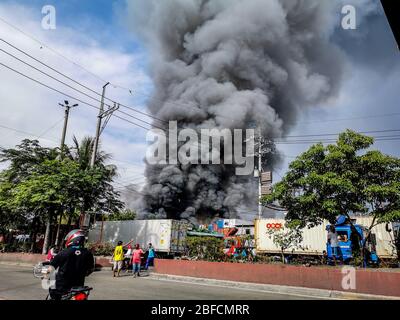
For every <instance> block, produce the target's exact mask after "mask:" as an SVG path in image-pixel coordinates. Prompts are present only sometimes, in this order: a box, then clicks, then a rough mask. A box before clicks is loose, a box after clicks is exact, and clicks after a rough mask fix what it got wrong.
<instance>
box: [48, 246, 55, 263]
mask: <svg viewBox="0 0 400 320" xmlns="http://www.w3.org/2000/svg"><path fill="white" fill-rule="evenodd" d="M56 255H57V249H56V247H55V246H52V247H50V249H49V251H48V252H47V257H46V260H47V261H48V262H51V261H52V260H53V259H54V257H55V256H56Z"/></svg>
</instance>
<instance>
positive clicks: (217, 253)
mask: <svg viewBox="0 0 400 320" xmlns="http://www.w3.org/2000/svg"><path fill="white" fill-rule="evenodd" d="M186 246H187V255H188V256H189V257H190V258H197V259H200V260H208V261H221V260H223V259H224V256H225V254H224V251H223V249H224V240H223V239H220V238H214V237H187V238H186Z"/></svg>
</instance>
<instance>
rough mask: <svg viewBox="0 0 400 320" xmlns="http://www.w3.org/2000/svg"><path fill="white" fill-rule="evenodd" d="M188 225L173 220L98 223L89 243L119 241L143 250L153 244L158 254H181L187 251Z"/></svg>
mask: <svg viewBox="0 0 400 320" xmlns="http://www.w3.org/2000/svg"><path fill="white" fill-rule="evenodd" d="M187 227H188V225H187V223H185V222H183V221H178V220H172V219H158V220H128V221H104V222H102V221H97V222H96V223H95V224H94V225H93V226H92V228H91V229H90V230H89V236H88V237H89V239H88V240H89V242H110V243H112V244H113V245H116V244H117V242H118V241H123V242H124V243H127V242H128V241H130V240H131V239H133V244H137V243H138V244H140V246H141V247H142V248H145V247H147V245H148V244H149V243H151V244H152V245H153V247H154V249H155V251H156V252H165V253H169V254H172V253H181V252H183V251H184V250H185V239H186V232H187Z"/></svg>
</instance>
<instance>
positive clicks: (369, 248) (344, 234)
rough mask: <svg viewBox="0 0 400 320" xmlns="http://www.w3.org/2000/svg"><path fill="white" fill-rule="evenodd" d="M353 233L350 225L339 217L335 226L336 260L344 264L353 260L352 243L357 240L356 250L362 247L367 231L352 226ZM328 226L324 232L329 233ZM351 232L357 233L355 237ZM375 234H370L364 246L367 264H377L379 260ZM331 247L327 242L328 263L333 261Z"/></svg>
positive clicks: (344, 218)
mask: <svg viewBox="0 0 400 320" xmlns="http://www.w3.org/2000/svg"><path fill="white" fill-rule="evenodd" d="M353 226H354V229H353V230H354V231H352V224H351V223H350V222H349V221H348V219H347V218H346V217H344V216H340V217H339V218H338V219H337V222H336V224H335V229H336V233H337V235H338V245H339V248H338V254H337V256H336V259H337V260H342V261H343V262H344V263H347V262H349V261H350V260H351V259H353V258H354V256H355V253H354V252H353V243H352V241H355V239H357V238H358V239H359V244H358V246H356V247H358V248H361V247H362V246H363V243H364V241H365V238H366V234H367V230H366V228H365V227H363V226H361V225H359V224H353ZM329 228H330V225H327V227H326V230H327V232H328V231H329ZM352 232H357V233H358V237H357V235H354V234H352ZM375 239H376V238H375V234H373V233H371V234H370V237H369V239H368V241H367V243H366V245H365V249H366V250H365V257H364V258H365V261H366V263H369V264H377V263H378V261H379V259H378V256H377V254H376V241H375ZM332 251H333V250H332V247H331V245H330V243H329V242H327V243H326V254H327V258H328V262H329V261H332V260H333V258H334V257H333V252H332Z"/></svg>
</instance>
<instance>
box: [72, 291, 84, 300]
mask: <svg viewBox="0 0 400 320" xmlns="http://www.w3.org/2000/svg"><path fill="white" fill-rule="evenodd" d="M86 299H87V295H86V294H84V293H82V292H81V293H78V294H77V295H75V296H73V297H72V300H80V301H82V300H86Z"/></svg>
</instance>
